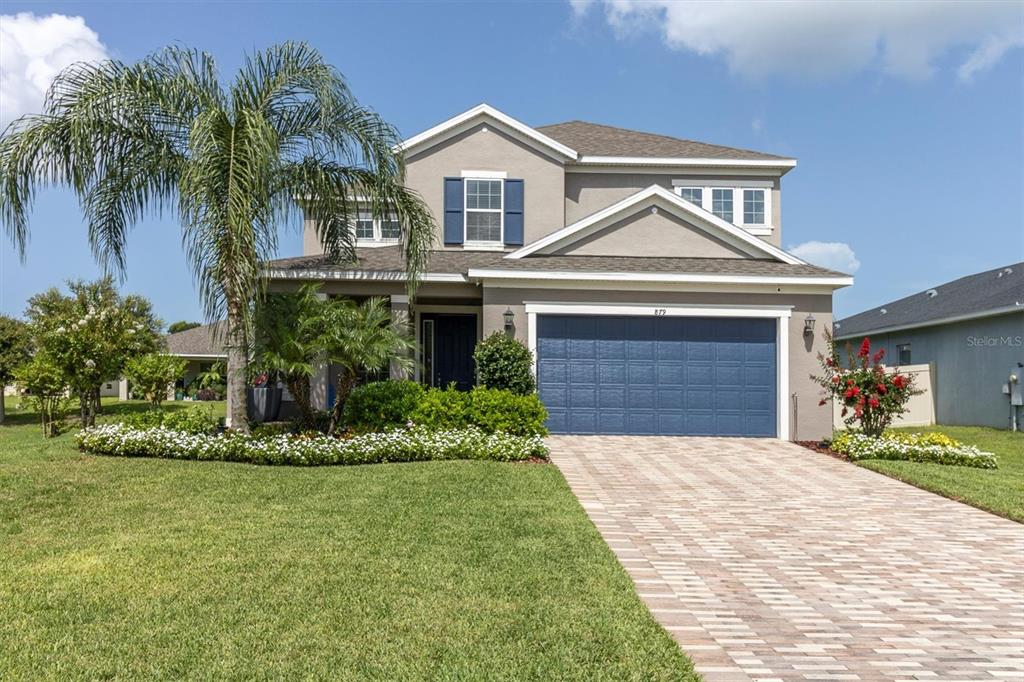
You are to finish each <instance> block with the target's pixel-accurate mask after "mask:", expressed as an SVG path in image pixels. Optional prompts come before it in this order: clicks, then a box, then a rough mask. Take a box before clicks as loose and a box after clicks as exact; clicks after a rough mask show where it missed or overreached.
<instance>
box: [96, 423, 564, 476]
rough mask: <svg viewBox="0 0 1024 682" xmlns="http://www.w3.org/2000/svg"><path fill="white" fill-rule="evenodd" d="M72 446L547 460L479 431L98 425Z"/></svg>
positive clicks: (176, 452) (293, 458)
mask: <svg viewBox="0 0 1024 682" xmlns="http://www.w3.org/2000/svg"><path fill="white" fill-rule="evenodd" d="M76 440H77V442H78V447H79V448H80V449H82V450H83V451H85V452H90V453H93V454H97V455H114V456H120V457H161V458H167V459H195V460H213V461H223V462H246V463H249V464H284V465H293V466H321V465H328V464H374V463H377V462H413V461H424V460H440V459H480V460H493V461H502V462H510V461H518V460H526V459H531V458H538V457H539V458H544V457H547V454H548V450H547V447H546V446H545V445H544V441H543V440H541V439H540V438H539V437H536V436H531V437H523V436H509V435H507V434H503V433H493V434H487V433H484V432H483V431H481V430H479V429H459V430H451V431H429V430H426V429H416V428H414V429H401V430H394V431H388V432H385V433H368V434H365V435H361V436H355V437H352V438H348V439H338V438H330V437H327V436H312V437H310V436H284V435H279V436H271V437H268V438H254V437H252V436H248V435H244V434H238V433H224V434H219V435H208V434H192V433H184V432H181V431H174V430H171V429H167V428H164V427H157V428H150V429H139V428H134V427H131V426H128V425H125V424H104V425H102V426H96V427H93V428H89V429H85V430H83V431H81V432H79V433H78V434H77V436H76Z"/></svg>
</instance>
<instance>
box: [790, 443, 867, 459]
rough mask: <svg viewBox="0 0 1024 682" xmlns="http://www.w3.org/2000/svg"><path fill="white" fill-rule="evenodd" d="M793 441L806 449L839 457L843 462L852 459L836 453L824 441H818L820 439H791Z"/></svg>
mask: <svg viewBox="0 0 1024 682" xmlns="http://www.w3.org/2000/svg"><path fill="white" fill-rule="evenodd" d="M793 442H794V443H796V444H797V445H802V446H803V447H805V448H807V449H808V450H814V451H815V452H820V453H821V454H823V455H828V456H829V457H835V458H836V459H841V460H843V461H844V462H851V461H853V460H851V459H850V458H849V457H848V456H847V455H843V454H841V453H838V452H836V451H835V450H833V449H831V448H830V447H829V446H828V445H826V444H825V442H824V441H820V440H797V441H793Z"/></svg>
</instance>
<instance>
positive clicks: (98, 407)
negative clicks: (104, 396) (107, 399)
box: [93, 386, 103, 414]
mask: <svg viewBox="0 0 1024 682" xmlns="http://www.w3.org/2000/svg"><path fill="white" fill-rule="evenodd" d="M93 405H95V413H96V414H103V403H102V402H101V401H100V387H99V386H96V387H95V388H94V389H93Z"/></svg>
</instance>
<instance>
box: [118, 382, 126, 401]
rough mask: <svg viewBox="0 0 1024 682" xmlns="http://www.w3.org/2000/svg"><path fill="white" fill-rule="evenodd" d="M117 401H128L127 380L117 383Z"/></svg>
mask: <svg viewBox="0 0 1024 682" xmlns="http://www.w3.org/2000/svg"><path fill="white" fill-rule="evenodd" d="M117 399H118V400H128V380H127V379H118V381H117Z"/></svg>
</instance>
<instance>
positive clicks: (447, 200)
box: [444, 178, 463, 244]
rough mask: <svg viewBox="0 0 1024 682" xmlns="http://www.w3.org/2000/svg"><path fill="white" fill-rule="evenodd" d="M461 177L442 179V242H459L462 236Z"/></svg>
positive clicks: (461, 240)
mask: <svg viewBox="0 0 1024 682" xmlns="http://www.w3.org/2000/svg"><path fill="white" fill-rule="evenodd" d="M462 201H463V197H462V178H445V179H444V243H445V244H461V243H462V242H463V238H462V227H463V222H462V210H463V209H462Z"/></svg>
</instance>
